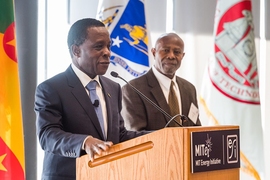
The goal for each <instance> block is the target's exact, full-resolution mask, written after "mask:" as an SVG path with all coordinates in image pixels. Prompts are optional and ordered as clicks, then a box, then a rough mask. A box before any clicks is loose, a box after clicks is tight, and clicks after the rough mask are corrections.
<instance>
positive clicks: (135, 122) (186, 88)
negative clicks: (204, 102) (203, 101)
mask: <svg viewBox="0 0 270 180" xmlns="http://www.w3.org/2000/svg"><path fill="white" fill-rule="evenodd" d="M176 82H177V84H178V86H179V90H180V94H181V104H182V115H185V116H186V117H188V113H189V110H190V105H191V103H193V104H194V105H195V106H196V107H197V108H198V102H197V95H196V89H195V87H194V86H193V85H192V84H191V83H190V82H188V81H186V80H185V79H183V78H180V77H176ZM129 83H130V84H132V85H133V86H134V87H135V88H137V89H138V90H139V91H140V92H142V93H143V94H144V95H145V96H147V97H148V98H149V99H151V100H152V101H153V102H154V103H155V104H157V105H158V106H159V107H161V108H162V109H163V110H165V111H166V112H167V113H168V114H170V108H169V105H168V104H167V101H166V98H165V97H164V95H163V92H162V89H161V87H160V85H159V83H158V80H157V78H156V77H155V75H154V73H153V70H152V69H150V70H149V71H148V72H147V73H146V74H145V75H142V76H141V77H138V78H136V79H133V80H131V81H130V82H129ZM122 93H123V109H122V112H121V113H122V116H123V118H124V119H125V124H126V127H127V129H132V130H157V129H161V128H163V127H164V126H165V125H166V123H167V122H168V120H169V119H168V118H166V116H165V115H163V114H162V113H161V112H160V111H159V110H157V109H156V108H155V107H153V106H152V105H151V104H150V103H149V102H147V101H146V100H144V99H143V98H142V97H140V96H139V95H138V94H137V93H136V92H135V91H134V90H133V89H132V88H131V87H130V86H129V85H128V84H126V85H125V86H123V87H122ZM196 124H197V125H201V122H200V120H199V117H198V119H197V123H196ZM188 125H191V123H189V124H188ZM170 126H177V124H175V123H173V122H172V123H171V124H170Z"/></svg>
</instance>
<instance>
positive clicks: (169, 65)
mask: <svg viewBox="0 0 270 180" xmlns="http://www.w3.org/2000/svg"><path fill="white" fill-rule="evenodd" d="M152 53H153V55H154V58H155V64H154V65H155V68H156V69H157V70H158V71H159V72H160V73H162V74H164V75H165V76H167V77H169V78H173V76H174V74H175V72H176V70H177V69H178V68H179V67H180V65H181V61H182V59H183V57H184V55H185V53H184V43H183V41H182V40H181V39H180V38H179V37H178V36H176V35H169V36H164V37H162V38H161V39H159V40H158V42H157V44H156V47H155V48H153V49H152Z"/></svg>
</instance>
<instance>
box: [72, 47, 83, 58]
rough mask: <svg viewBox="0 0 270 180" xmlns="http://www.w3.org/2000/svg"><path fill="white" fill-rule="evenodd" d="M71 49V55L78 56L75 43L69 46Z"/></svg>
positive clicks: (77, 48) (78, 51)
mask: <svg viewBox="0 0 270 180" xmlns="http://www.w3.org/2000/svg"><path fill="white" fill-rule="evenodd" d="M71 50H72V54H73V56H75V57H80V52H81V51H80V48H79V47H78V46H77V45H75V44H74V45H72V46H71Z"/></svg>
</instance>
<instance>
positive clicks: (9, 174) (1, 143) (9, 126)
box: [0, 0, 25, 180]
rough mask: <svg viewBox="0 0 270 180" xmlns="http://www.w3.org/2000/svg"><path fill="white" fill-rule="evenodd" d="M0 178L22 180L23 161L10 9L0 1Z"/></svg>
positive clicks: (10, 4)
mask: <svg viewBox="0 0 270 180" xmlns="http://www.w3.org/2000/svg"><path fill="white" fill-rule="evenodd" d="M0 4H1V5H0V179H1V180H2V179H3V180H13V179H14V180H15V179H16V180H24V179H25V167H24V164H25V159H24V140H23V123H22V112H21V100H20V83H19V69H18V63H17V57H16V38H15V23H14V6H13V1H12V0H0Z"/></svg>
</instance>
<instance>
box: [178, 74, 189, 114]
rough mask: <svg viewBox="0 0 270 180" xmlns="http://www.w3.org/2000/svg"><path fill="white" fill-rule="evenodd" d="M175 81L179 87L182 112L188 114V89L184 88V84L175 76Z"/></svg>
mask: <svg viewBox="0 0 270 180" xmlns="http://www.w3.org/2000/svg"><path fill="white" fill-rule="evenodd" d="M176 82H177V84H178V87H179V91H180V96H181V108H182V114H188V110H189V104H188V102H189V95H188V94H187V92H189V90H187V89H186V88H185V85H184V84H183V82H182V81H181V79H180V78H179V77H176Z"/></svg>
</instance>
